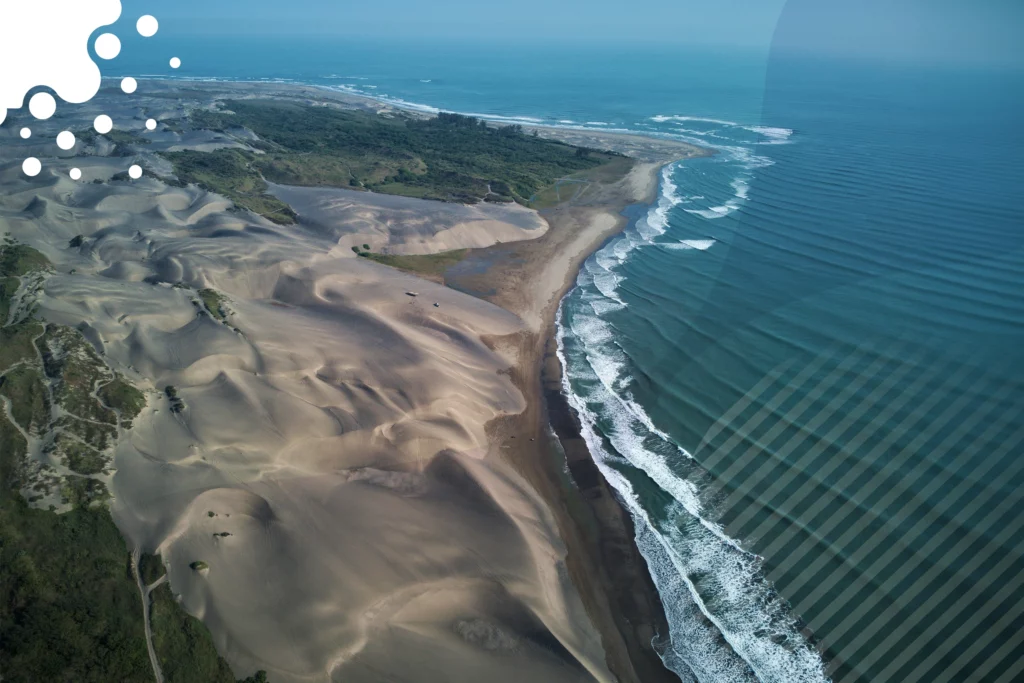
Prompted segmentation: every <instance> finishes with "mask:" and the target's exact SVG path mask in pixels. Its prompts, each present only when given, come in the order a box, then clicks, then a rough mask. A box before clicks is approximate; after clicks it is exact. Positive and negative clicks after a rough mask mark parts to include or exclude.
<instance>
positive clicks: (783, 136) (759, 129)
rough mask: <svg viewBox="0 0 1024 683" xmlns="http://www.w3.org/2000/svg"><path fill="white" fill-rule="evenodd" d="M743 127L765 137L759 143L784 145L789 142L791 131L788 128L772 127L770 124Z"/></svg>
mask: <svg viewBox="0 0 1024 683" xmlns="http://www.w3.org/2000/svg"><path fill="white" fill-rule="evenodd" d="M743 128H744V130H749V131H750V132H752V133H757V134H758V135H763V136H764V137H766V138H767V140H766V141H764V142H761V143H759V144H762V145H785V144H788V143H789V138H790V137H792V135H793V131H792V130H791V129H789V128H774V127H772V126H743Z"/></svg>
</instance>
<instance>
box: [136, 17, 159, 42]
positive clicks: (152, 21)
mask: <svg viewBox="0 0 1024 683" xmlns="http://www.w3.org/2000/svg"><path fill="white" fill-rule="evenodd" d="M159 28H160V24H159V23H158V22H157V20H156V17H154V16H153V15H152V14H145V15H143V16H141V17H139V20H138V21H137V22H135V29H136V30H137V31H138V32H139V35H140V36H142V37H144V38H151V37H152V36H155V35H156V32H157V29H159Z"/></svg>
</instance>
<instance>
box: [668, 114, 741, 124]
mask: <svg viewBox="0 0 1024 683" xmlns="http://www.w3.org/2000/svg"><path fill="white" fill-rule="evenodd" d="M651 121H654V122H655V123H665V122H666V121H696V122H699V123H715V124H718V125H720V126H738V125H740V124H738V123H736V122H735V121H725V120H723V119H711V118H706V117H703V116H669V115H666V114H659V115H657V116H652V117H651Z"/></svg>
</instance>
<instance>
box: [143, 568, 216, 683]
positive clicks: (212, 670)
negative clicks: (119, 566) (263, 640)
mask: <svg viewBox="0 0 1024 683" xmlns="http://www.w3.org/2000/svg"><path fill="white" fill-rule="evenodd" d="M151 599H152V605H151V607H150V613H149V618H150V624H151V626H152V629H153V647H154V648H155V649H156V656H157V660H158V661H159V662H160V670H161V671H162V672H163V674H164V681H166V683H198V681H202V682H203V683H235V677H234V675H233V674H232V673H231V668H230V667H229V666H228V663H227V662H226V661H224V659H223V658H221V657H220V655H218V654H217V648H216V647H214V645H213V638H212V637H211V636H210V631H209V630H208V629H207V628H206V626H205V625H204V624H203V622H201V621H199V620H198V619H196V618H194V617H192V616H190V615H189V614H188V612H186V611H185V610H184V609H183V608H182V607H181V605H179V604H178V602H177V601H176V600H175V599H174V595H173V594H172V593H171V588H170V586H169V585H168V584H167V583H164V584H161V585H160V586H158V587H157V589H156V590H155V591H153V593H152V594H151Z"/></svg>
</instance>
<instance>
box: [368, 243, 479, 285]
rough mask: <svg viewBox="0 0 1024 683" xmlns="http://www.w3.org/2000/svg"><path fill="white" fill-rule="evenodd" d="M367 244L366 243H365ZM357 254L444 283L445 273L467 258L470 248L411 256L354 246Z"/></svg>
mask: <svg viewBox="0 0 1024 683" xmlns="http://www.w3.org/2000/svg"><path fill="white" fill-rule="evenodd" d="M363 246H364V247H365V246H366V245H365V244H364V245H363ZM352 248H353V249H354V250H355V251H356V253H357V254H359V255H360V256H362V257H363V258H366V259H369V260H371V261H376V262H377V263H382V264H384V265H385V266H391V267H392V268H398V269H399V270H404V271H407V272H409V273H415V274H416V275H419V276H421V277H424V278H427V279H428V280H433V281H435V282H440V283H441V284H444V273H445V271H446V270H448V269H449V268H451V267H452V266H454V265H455V264H456V263H458V262H459V261H461V260H462V259H464V258H466V254H467V253H469V250H468V249H453V250H451V251H442V252H438V253H436V254H417V255H411V256H399V255H396V254H375V253H373V252H371V251H368V250H366V251H360V250H359V248H358V247H352Z"/></svg>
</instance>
